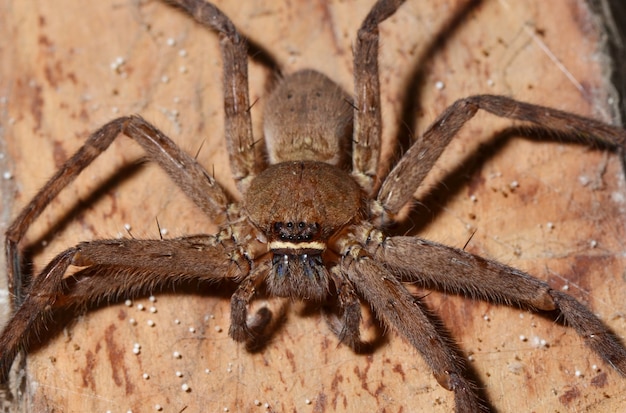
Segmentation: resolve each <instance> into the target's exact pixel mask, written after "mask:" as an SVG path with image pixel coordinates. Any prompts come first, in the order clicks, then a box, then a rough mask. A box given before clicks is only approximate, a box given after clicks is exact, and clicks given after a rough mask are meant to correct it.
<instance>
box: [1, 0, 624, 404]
mask: <svg viewBox="0 0 626 413" xmlns="http://www.w3.org/2000/svg"><path fill="white" fill-rule="evenodd" d="M176 3H177V4H178V5H179V6H180V7H181V8H183V9H184V10H186V12H187V13H189V14H190V15H192V16H193V17H195V18H196V19H197V20H198V21H199V22H201V23H202V24H204V25H207V26H209V27H211V28H212V29H214V30H215V31H217V32H219V34H220V39H221V47H222V51H223V58H224V94H225V96H224V108H225V113H226V122H225V123H226V136H227V143H228V149H229V154H230V161H231V168H232V172H233V175H234V178H235V180H236V182H237V185H238V188H239V190H240V191H241V193H242V196H243V201H242V202H237V201H235V200H233V199H231V197H230V196H229V195H228V194H227V192H226V191H225V190H224V189H222V187H221V186H220V185H219V184H218V183H217V182H216V181H215V179H214V178H213V177H212V176H211V175H210V174H209V173H207V172H206V170H205V169H204V168H203V167H202V166H200V165H199V164H198V163H197V162H196V161H195V159H194V158H193V157H191V156H189V155H188V154H186V153H185V152H183V151H181V150H180V149H179V148H178V147H177V146H176V145H175V144H174V143H173V142H172V141H171V140H170V139H169V138H168V137H166V136H165V135H164V134H163V133H161V132H160V131H159V130H158V129H156V128H155V127H154V126H152V125H150V124H149V123H148V122H146V121H145V120H143V119H142V118H140V117H137V116H130V117H122V118H118V119H115V120H113V121H111V122H109V123H107V124H106V125H104V126H103V127H101V128H100V129H99V130H97V131H96V132H95V133H93V134H92V135H91V136H90V137H89V139H88V140H87V142H86V143H85V145H84V146H83V147H82V148H81V149H80V150H79V151H78V152H77V153H76V154H75V155H74V156H73V157H72V158H70V159H69V160H68V161H67V162H66V164H65V165H64V166H63V167H62V168H61V169H60V170H59V172H58V173H57V174H56V175H55V176H53V177H52V179H51V180H50V181H49V182H48V183H47V184H46V185H45V186H44V187H43V188H42V189H41V191H40V192H39V193H38V194H37V195H36V196H35V198H33V200H32V201H31V202H30V203H29V204H28V205H27V207H26V208H25V209H24V210H23V211H22V213H21V214H20V215H19V216H18V217H17V218H16V220H15V221H14V222H13V224H12V225H11V226H10V228H9V230H8V232H7V240H6V250H7V258H8V263H9V268H8V273H9V277H10V282H12V284H11V285H12V286H14V287H16V288H15V289H16V291H14V293H15V296H16V297H18V298H19V300H18V301H19V302H18V303H17V311H16V313H15V314H14V316H13V318H12V319H11V320H10V321H9V323H8V325H7V326H6V327H5V330H4V331H3V333H2V336H0V354H1V356H0V379H1V380H3V381H5V380H6V379H7V378H8V373H9V369H10V367H11V364H12V362H13V359H14V358H15V356H16V354H17V352H18V351H19V350H20V349H21V348H23V347H24V346H26V344H27V340H28V338H29V337H30V336H31V334H32V333H33V332H38V331H42V329H43V328H44V327H45V326H46V320H47V316H48V315H51V314H54V311H57V310H63V309H73V308H75V307H81V306H84V305H87V304H90V303H93V302H100V301H102V300H103V299H108V298H119V297H121V296H129V295H133V294H137V293H142V292H143V293H145V292H146V291H152V290H153V289H157V288H159V287H162V286H167V285H176V283H177V282H180V281H184V280H196V281H201V282H205V281H206V282H208V281H232V282H234V283H237V284H238V287H237V289H236V291H235V292H234V294H233V295H232V298H231V326H230V330H229V333H230V335H231V337H232V338H234V339H235V340H237V341H251V340H254V339H255V334H256V333H258V331H259V329H263V328H264V326H265V325H267V323H265V324H262V323H258V324H255V321H254V320H252V321H251V320H249V318H248V317H247V311H248V306H249V304H250V303H251V302H252V301H253V300H254V298H255V296H257V294H258V292H259V290H261V289H263V290H264V291H265V292H266V293H268V294H269V295H273V296H279V297H287V298H290V299H294V300H305V301H315V302H322V303H325V304H328V305H327V306H325V307H324V310H327V309H328V308H329V309H328V314H330V315H331V317H328V321H329V324H330V327H331V330H332V331H333V332H334V333H336V335H337V336H338V338H339V340H340V341H341V342H342V343H345V344H347V345H348V346H351V347H353V348H355V349H356V348H357V347H359V346H360V345H361V344H362V339H361V335H360V319H361V307H360V303H361V302H365V303H367V304H368V305H369V306H370V307H371V308H372V309H373V312H374V313H375V315H376V316H377V318H378V319H379V320H380V322H381V323H382V324H384V325H386V326H388V327H391V328H393V329H395V330H396V331H397V332H398V333H399V334H400V335H402V336H403V337H405V338H406V340H407V341H408V342H409V343H411V345H413V346H414V347H415V348H416V349H417V351H419V352H420V353H421V354H422V356H423V357H424V359H425V360H426V362H427V363H428V365H429V366H430V368H431V369H432V370H433V372H434V375H435V377H436V378H437V380H438V382H439V383H440V384H441V385H442V386H443V387H445V388H446V389H449V390H452V391H453V392H454V397H455V405H456V409H457V411H464V412H465V411H467V412H470V411H478V410H480V409H481V408H482V407H483V406H482V403H481V401H480V400H479V397H478V396H477V394H476V392H475V391H474V388H473V385H472V384H471V382H470V381H469V380H468V379H467V377H466V373H465V370H464V367H463V365H462V363H461V362H460V361H459V357H458V355H457V353H456V351H455V349H454V348H453V346H452V345H451V344H450V342H449V340H448V338H446V337H445V334H442V333H441V331H440V329H439V328H438V327H437V325H436V323H434V322H433V320H432V318H431V317H430V316H429V315H428V312H427V310H426V309H425V308H424V305H423V304H422V302H421V300H420V298H419V297H416V296H414V295H413V294H411V293H410V292H409V290H408V289H407V288H406V287H405V285H404V284H403V283H404V282H409V283H413V284H417V285H418V286H420V287H424V288H437V289H442V290H444V291H446V292H451V293H457V294H464V295H468V296H471V297H472V298H478V299H483V300H486V301H489V302H493V303H497V304H507V305H515V306H520V307H523V308H529V309H532V310H537V311H554V312H557V313H559V316H560V317H562V318H563V319H564V320H565V322H567V323H569V324H570V325H571V326H572V327H573V328H574V329H575V330H576V331H577V332H578V334H579V335H580V336H581V337H582V338H583V339H584V340H585V342H586V343H587V344H588V345H589V346H590V348H591V349H592V350H593V351H595V352H596V353H598V354H599V355H600V356H601V357H602V358H603V359H604V360H606V361H607V363H609V364H610V365H611V366H612V367H614V368H615V369H616V370H617V371H619V372H620V373H621V374H626V349H625V348H624V346H623V345H622V344H621V343H620V341H619V340H618V339H617V338H616V337H614V335H613V334H612V333H611V332H610V331H609V330H608V329H607V328H606V327H605V326H604V325H603V324H602V322H601V321H600V320H599V319H598V318H597V317H596V316H595V315H594V314H593V313H592V312H591V311H590V310H589V309H587V308H586V307H584V306H583V305H582V304H580V303H579V302H578V301H576V300H575V299H574V298H572V297H570V296H569V295H567V294H565V293H563V292H561V291H555V290H553V289H552V288H550V286H549V285H548V284H546V283H544V282H542V281H540V280H538V279H536V278H534V277H532V276H530V275H528V274H526V273H524V272H522V271H520V270H517V269H515V268H512V267H509V266H506V265H503V264H500V263H498V262H495V261H492V260H488V259H485V258H481V257H479V256H476V255H473V254H470V253H468V252H466V251H464V250H460V249H456V248H452V247H448V246H445V245H441V244H438V243H434V242H431V241H427V240H424V239H421V238H418V237H412V236H392V235H388V234H387V233H386V232H385V229H386V224H389V223H394V222H397V221H399V220H401V217H402V214H401V211H402V210H403V209H404V208H405V206H406V205H408V204H410V203H411V202H412V197H413V194H414V192H415V190H416V188H418V187H419V185H420V184H421V183H422V181H423V179H424V177H425V176H426V174H427V173H428V172H429V171H430V170H431V169H432V167H433V165H434V164H435V162H436V161H437V159H438V157H439V155H440V154H441V152H442V151H443V150H444V148H445V147H446V146H447V145H448V143H449V142H450V141H451V140H452V139H453V138H454V136H456V133H457V132H458V130H459V129H460V128H461V127H462V126H463V125H464V124H465V123H466V122H467V121H468V120H469V119H471V118H472V117H473V116H474V115H475V114H476V113H477V112H478V110H479V109H482V110H485V111H487V112H490V113H492V114H494V115H497V116H500V117H505V118H510V119H514V120H519V121H525V122H529V123H531V124H535V125H539V126H542V127H545V128H547V129H550V130H551V131H554V132H555V133H560V134H563V135H565V136H567V137H569V138H571V139H578V140H579V141H581V142H583V143H586V144H589V145H596V144H599V145H602V146H608V147H611V148H616V149H618V151H620V152H621V151H622V150H623V149H624V145H625V143H626V132H624V130H622V129H620V128H616V127H612V126H609V125H606V124H603V123H601V122H598V121H594V120H591V119H586V118H582V117H579V116H576V115H573V114H569V113H565V112H561V111H558V110H555V109H550V108H546V107H540V106H536V105H532V104H527V103H522V102H519V101H516V100H513V99H510V98H507V97H502V96H494V95H479V96H471V97H468V98H466V99H462V100H459V101H457V102H455V103H454V104H453V105H451V106H450V107H449V108H448V109H446V110H445V111H444V112H443V113H442V114H441V115H440V116H439V118H438V119H437V120H436V121H435V122H434V123H433V124H432V125H431V126H430V127H429V128H428V129H427V130H426V132H425V133H424V134H423V136H421V137H420V139H418V140H417V141H416V142H415V143H414V144H413V145H412V147H411V148H410V149H409V150H408V151H407V152H406V153H405V154H404V155H403V157H402V158H401V159H400V160H399V162H397V163H396V165H395V166H394V167H393V169H392V170H391V172H390V173H389V174H388V175H386V176H381V175H380V174H379V167H378V161H379V159H378V158H379V155H380V154H379V147H380V134H381V120H380V97H379V84H378V66H377V63H376V62H377V50H378V24H379V23H380V22H382V21H383V20H385V19H386V18H387V17H389V16H390V15H392V14H393V13H394V12H395V11H396V9H397V8H398V7H399V6H400V4H401V3H402V1H392V0H380V1H378V2H377V3H376V5H375V6H374V7H373V9H372V10H371V11H370V13H369V14H368V16H367V17H366V19H365V21H364V22H363V24H362V26H361V28H360V29H359V31H358V36H357V39H356V40H355V50H354V53H355V57H354V62H355V70H354V76H355V93H354V99H353V101H352V100H351V99H350V98H349V95H348V94H347V93H345V92H344V91H342V90H341V88H340V87H339V86H337V85H336V84H335V83H334V82H332V81H331V80H330V79H329V78H327V77H326V76H324V75H322V74H320V73H318V72H315V71H312V70H305V71H300V72H296V73H294V74H291V75H289V76H286V77H285V78H284V79H283V80H281V82H280V83H279V84H278V86H277V87H276V88H275V89H274V91H273V92H272V94H271V95H270V96H269V97H268V103H267V107H268V109H267V110H266V112H265V115H264V119H265V124H264V133H265V140H266V153H265V154H263V155H261V154H260V153H259V152H260V151H258V150H257V142H256V141H255V140H254V138H253V137H252V132H251V122H250V113H249V112H250V111H249V108H250V102H249V98H248V93H247V63H246V59H247V55H246V50H247V49H246V44H245V41H244V40H243V39H242V37H241V36H240V35H239V33H238V32H237V30H236V29H235V27H234V25H233V24H232V22H231V21H230V20H229V19H228V18H227V17H226V16H225V15H224V14H223V13H222V12H221V11H219V10H218V9H217V8H216V7H215V6H213V5H211V4H209V3H206V2H204V1H202V0H180V1H178V2H176ZM122 133H123V134H125V135H127V136H129V137H130V138H132V139H133V140H135V141H136V142H137V143H138V144H139V145H141V146H142V147H143V149H144V150H145V151H146V153H147V156H148V157H149V158H150V159H151V160H152V161H154V162H156V163H157V164H158V165H159V166H160V167H161V168H162V169H164V170H165V171H166V172H167V173H168V175H169V176H170V178H171V179H172V180H173V181H174V182H175V183H176V184H177V185H178V186H179V187H180V188H181V189H182V190H183V191H184V193H185V194H186V195H187V196H188V197H189V198H190V199H191V200H192V201H194V202H195V204H196V205H197V206H198V207H199V208H200V209H201V210H202V211H203V212H204V213H206V214H207V215H209V216H210V217H213V218H214V219H215V220H216V222H219V223H221V225H220V228H219V231H218V233H217V234H216V235H205V234H200V235H190V236H185V237H180V238H174V239H159V240H138V239H116V240H94V241H89V242H83V243H80V244H78V245H76V246H74V247H71V248H69V249H67V250H66V251H64V252H62V253H61V254H59V255H58V256H57V257H55V258H54V259H53V260H52V261H51V262H50V263H49V264H48V265H47V266H46V268H44V270H43V271H42V273H41V274H40V275H39V276H37V277H36V278H35V279H34V281H33V282H32V285H31V286H30V287H29V289H28V291H26V293H25V295H24V296H23V298H22V291H18V290H19V288H17V287H18V286H19V285H21V284H20V283H19V282H16V280H19V279H20V269H21V268H22V266H21V261H20V254H19V248H18V247H19V244H20V241H21V240H22V238H23V237H24V234H25V232H26V231H27V229H28V228H29V227H30V225H31V224H32V222H33V221H34V220H35V219H36V218H37V216H39V214H40V213H41V212H42V211H43V210H44V209H45V207H46V206H47V205H48V204H49V202H50V201H51V200H52V199H53V198H54V197H55V196H56V195H57V194H58V193H59V192H60V191H61V190H62V189H63V188H64V187H65V186H66V185H67V184H68V183H69V182H71V181H72V180H73V179H74V178H75V177H76V176H77V175H78V174H79V173H80V172H81V171H82V170H83V169H84V168H85V167H87V166H88V165H89V164H91V162H92V161H93V160H94V159H95V158H96V157H97V156H98V155H99V154H100V153H102V152H103V151H104V150H105V149H106V148H107V147H108V146H109V145H110V144H111V142H112V141H113V140H115V138H116V137H117V136H118V135H120V134H122ZM350 136H351V139H350ZM350 141H351V145H350ZM266 158H267V159H268V160H269V166H266V162H265V159H266ZM350 160H351V162H350ZM70 266H75V267H79V269H78V270H77V271H76V273H74V274H72V275H71V276H66V272H67V270H68V268H69V267H70ZM266 321H267V320H266Z"/></svg>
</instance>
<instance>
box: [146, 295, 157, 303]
mask: <svg viewBox="0 0 626 413" xmlns="http://www.w3.org/2000/svg"><path fill="white" fill-rule="evenodd" d="M148 300H150V302H151V303H156V297H155V296H153V295H151V296H150V297H148Z"/></svg>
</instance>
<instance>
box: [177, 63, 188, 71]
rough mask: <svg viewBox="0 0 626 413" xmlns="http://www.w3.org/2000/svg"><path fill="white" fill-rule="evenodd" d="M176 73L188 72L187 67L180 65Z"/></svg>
mask: <svg viewBox="0 0 626 413" xmlns="http://www.w3.org/2000/svg"><path fill="white" fill-rule="evenodd" d="M178 71H179V72H180V73H187V72H188V71H189V70H188V69H187V66H185V65H181V66H180V67H179V68H178Z"/></svg>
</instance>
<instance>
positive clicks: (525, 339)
mask: <svg viewBox="0 0 626 413" xmlns="http://www.w3.org/2000/svg"><path fill="white" fill-rule="evenodd" d="M519 339H520V341H528V338H526V336H525V335H523V334H520V336H519Z"/></svg>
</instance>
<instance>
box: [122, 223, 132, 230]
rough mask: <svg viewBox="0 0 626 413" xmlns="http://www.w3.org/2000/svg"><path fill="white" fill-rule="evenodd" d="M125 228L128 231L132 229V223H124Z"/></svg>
mask: <svg viewBox="0 0 626 413" xmlns="http://www.w3.org/2000/svg"><path fill="white" fill-rule="evenodd" d="M124 229H125V230H126V231H130V229H131V226H130V224H129V223H126V224H124Z"/></svg>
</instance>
